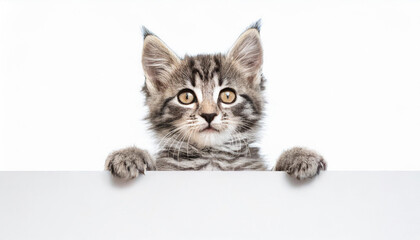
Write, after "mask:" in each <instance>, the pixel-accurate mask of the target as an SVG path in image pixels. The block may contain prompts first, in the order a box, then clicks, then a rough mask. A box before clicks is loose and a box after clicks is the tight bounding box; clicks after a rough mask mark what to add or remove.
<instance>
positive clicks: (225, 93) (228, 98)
mask: <svg viewBox="0 0 420 240" xmlns="http://www.w3.org/2000/svg"><path fill="white" fill-rule="evenodd" d="M219 96H220V100H221V101H222V102H223V103H227V104H229V103H233V102H235V100H236V94H235V91H234V90H233V89H231V88H225V89H223V90H222V91H221V92H220V95H219Z"/></svg>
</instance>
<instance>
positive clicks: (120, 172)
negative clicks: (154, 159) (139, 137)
mask: <svg viewBox="0 0 420 240" xmlns="http://www.w3.org/2000/svg"><path fill="white" fill-rule="evenodd" d="M148 162H151V158H150V155H149V154H148V153H147V152H145V151H143V150H140V149H138V148H135V147H130V148H126V149H122V150H118V151H115V152H113V153H111V154H110V155H109V156H108V158H107V160H106V165H105V168H106V169H107V170H109V171H110V172H111V173H112V175H113V176H115V177H119V178H122V179H133V178H136V177H138V176H139V174H144V172H145V170H146V168H147V163H148Z"/></svg>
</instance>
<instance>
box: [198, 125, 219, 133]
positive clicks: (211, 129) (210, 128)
mask: <svg viewBox="0 0 420 240" xmlns="http://www.w3.org/2000/svg"><path fill="white" fill-rule="evenodd" d="M200 132H208V133H211V132H219V130H217V129H216V128H214V127H212V126H210V125H208V126H207V127H206V128H203V129H201V130H200Z"/></svg>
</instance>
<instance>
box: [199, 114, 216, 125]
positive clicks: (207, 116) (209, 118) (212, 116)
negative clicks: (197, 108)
mask: <svg viewBox="0 0 420 240" xmlns="http://www.w3.org/2000/svg"><path fill="white" fill-rule="evenodd" d="M216 115H217V114H216V113H202V114H201V115H200V116H201V117H203V118H204V119H206V121H207V122H208V123H209V124H210V123H211V121H213V119H214V117H216Z"/></svg>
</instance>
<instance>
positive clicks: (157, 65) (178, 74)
mask: <svg viewBox="0 0 420 240" xmlns="http://www.w3.org/2000/svg"><path fill="white" fill-rule="evenodd" d="M143 33H144V45H143V56H142V64H143V70H144V73H145V78H146V81H145V86H144V88H143V91H144V93H145V94H146V104H147V105H148V107H149V115H148V117H147V119H148V120H149V121H150V123H151V129H153V130H154V131H155V133H157V135H158V136H160V137H161V138H167V139H175V140H177V141H183V142H188V143H189V144H192V145H195V146H196V147H198V148H204V147H215V146H218V145H223V144H226V143H228V142H232V141H237V140H241V141H242V140H248V141H253V140H254V138H255V134H256V131H257V129H258V124H259V121H260V119H261V117H262V111H263V103H264V100H263V97H262V93H261V92H262V90H263V88H264V87H263V84H264V78H263V76H262V73H261V69H262V63H263V51H262V46H261V40H260V22H259V21H258V22H257V23H255V24H253V25H251V26H250V27H249V28H248V29H247V30H245V31H244V32H243V33H242V34H241V35H240V36H239V38H238V39H237V40H236V42H235V43H234V45H233V47H232V48H231V49H230V50H229V51H228V53H226V54H211V55H210V54H207V55H197V56H187V55H186V56H185V57H184V58H180V57H178V56H177V55H176V54H175V53H174V52H173V51H171V50H170V48H169V47H167V46H166V44H165V43H164V42H163V41H162V40H160V39H159V38H158V37H157V36H156V35H154V34H152V33H151V32H150V31H148V30H147V29H145V28H144V29H143Z"/></svg>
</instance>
